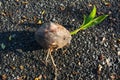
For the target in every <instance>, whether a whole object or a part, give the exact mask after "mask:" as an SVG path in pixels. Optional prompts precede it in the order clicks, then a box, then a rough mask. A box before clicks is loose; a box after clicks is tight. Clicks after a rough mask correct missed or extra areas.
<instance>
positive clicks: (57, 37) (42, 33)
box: [35, 6, 108, 67]
mask: <svg viewBox="0 0 120 80" xmlns="http://www.w3.org/2000/svg"><path fill="white" fill-rule="evenodd" d="M95 16H96V7H95V6H94V8H93V10H92V11H91V13H90V15H89V16H86V15H84V20H83V23H82V25H81V26H80V27H79V28H78V29H76V30H74V31H72V32H69V31H68V30H67V29H66V28H65V27H63V26H62V25H60V24H57V23H54V22H48V23H44V24H43V25H42V26H41V27H40V28H39V29H38V30H37V31H36V32H35V38H36V41H37V42H38V43H39V44H40V46H41V47H43V48H45V49H48V53H47V57H46V63H47V62H48V61H47V59H48V57H49V56H50V57H51V60H52V63H53V65H54V67H56V64H55V62H54V59H53V57H52V55H51V52H52V51H53V50H57V49H59V48H63V47H64V46H67V45H68V44H70V41H71V39H72V35H75V34H77V33H78V32H79V31H81V30H85V29H87V28H89V27H92V26H93V25H96V24H99V23H101V22H102V21H103V20H104V19H105V18H106V17H107V16H108V15H101V16H99V17H96V18H95Z"/></svg>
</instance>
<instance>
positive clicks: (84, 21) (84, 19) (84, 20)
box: [82, 15, 87, 25]
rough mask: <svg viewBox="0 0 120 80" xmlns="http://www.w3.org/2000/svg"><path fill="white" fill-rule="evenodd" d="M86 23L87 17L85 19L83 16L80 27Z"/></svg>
mask: <svg viewBox="0 0 120 80" xmlns="http://www.w3.org/2000/svg"><path fill="white" fill-rule="evenodd" d="M86 21H87V17H86V15H84V16H83V23H82V25H84V24H85V23H86Z"/></svg>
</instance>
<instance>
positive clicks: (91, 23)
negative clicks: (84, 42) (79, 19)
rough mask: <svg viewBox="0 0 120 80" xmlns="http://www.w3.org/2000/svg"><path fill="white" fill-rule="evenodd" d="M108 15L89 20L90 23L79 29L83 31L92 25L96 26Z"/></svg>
mask: <svg viewBox="0 0 120 80" xmlns="http://www.w3.org/2000/svg"><path fill="white" fill-rule="evenodd" d="M107 16H108V15H102V16H99V17H97V18H95V19H93V20H91V21H90V22H88V23H87V24H85V25H83V26H82V27H81V28H80V29H81V30H85V29H87V28H89V27H92V26H93V25H96V24H99V23H101V22H102V21H103V20H104V19H105V18H106V17H107Z"/></svg>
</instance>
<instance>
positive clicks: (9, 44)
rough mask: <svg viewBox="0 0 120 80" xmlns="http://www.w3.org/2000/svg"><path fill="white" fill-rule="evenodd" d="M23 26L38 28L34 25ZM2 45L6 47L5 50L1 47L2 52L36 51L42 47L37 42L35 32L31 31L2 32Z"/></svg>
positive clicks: (0, 39)
mask: <svg viewBox="0 0 120 80" xmlns="http://www.w3.org/2000/svg"><path fill="white" fill-rule="evenodd" d="M20 25H21V26H25V25H27V26H30V27H32V26H38V25H35V24H32V23H24V24H20ZM0 36H1V37H0V44H3V45H5V49H2V47H0V51H16V50H17V49H22V51H25V52H26V51H34V50H39V49H41V47H40V46H39V44H38V43H37V42H36V41H35V38H34V32H30V31H9V32H0Z"/></svg>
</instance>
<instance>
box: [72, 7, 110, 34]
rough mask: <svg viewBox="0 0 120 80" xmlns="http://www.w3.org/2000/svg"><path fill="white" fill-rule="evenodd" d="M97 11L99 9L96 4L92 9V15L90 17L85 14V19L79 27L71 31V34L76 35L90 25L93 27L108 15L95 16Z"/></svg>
mask: <svg viewBox="0 0 120 80" xmlns="http://www.w3.org/2000/svg"><path fill="white" fill-rule="evenodd" d="M96 11H97V10H96V7H95V6H94V8H93V10H92V11H91V13H90V15H89V16H88V17H87V16H86V15H84V20H83V23H82V25H81V26H80V27H79V28H78V29H76V30H74V31H72V32H70V34H71V35H75V34H77V33H78V32H79V31H80V30H85V29H87V28H89V27H92V26H93V25H96V24H99V23H101V22H102V21H103V20H104V19H105V18H106V17H107V16H108V15H101V16H99V17H97V18H95V16H96Z"/></svg>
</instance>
